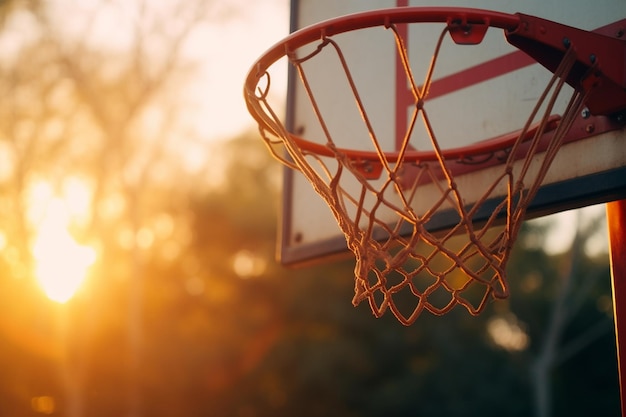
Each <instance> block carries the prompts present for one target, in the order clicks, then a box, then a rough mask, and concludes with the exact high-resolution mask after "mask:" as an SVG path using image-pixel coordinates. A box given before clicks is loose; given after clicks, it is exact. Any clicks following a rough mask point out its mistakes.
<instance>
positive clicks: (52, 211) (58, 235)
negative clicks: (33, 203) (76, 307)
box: [32, 197, 96, 303]
mask: <svg viewBox="0 0 626 417" xmlns="http://www.w3.org/2000/svg"><path fill="white" fill-rule="evenodd" d="M68 201H69V202H71V201H72V200H71V199H69V200H66V199H64V198H60V197H51V198H49V199H48V201H47V204H46V205H45V207H46V208H45V211H44V212H43V217H42V219H41V221H40V222H38V225H37V232H36V236H35V239H34V242H33V246H32V254H33V257H34V259H35V271H34V272H35V276H36V278H37V280H38V282H39V285H40V286H41V288H42V289H43V290H44V292H45V293H46V295H47V296H48V298H50V299H51V300H53V301H56V302H58V303H65V302H67V301H68V300H69V299H71V298H72V296H73V295H74V294H75V293H76V291H77V290H78V289H79V288H80V286H81V284H82V283H83V281H84V279H85V277H86V275H87V272H88V269H89V267H90V266H91V265H92V264H93V263H94V262H95V260H96V252H95V250H94V249H93V248H91V247H89V246H84V245H80V244H79V243H78V242H76V240H75V239H74V237H73V236H72V235H71V234H70V232H69V230H68V228H69V226H70V222H71V216H70V208H69V207H68Z"/></svg>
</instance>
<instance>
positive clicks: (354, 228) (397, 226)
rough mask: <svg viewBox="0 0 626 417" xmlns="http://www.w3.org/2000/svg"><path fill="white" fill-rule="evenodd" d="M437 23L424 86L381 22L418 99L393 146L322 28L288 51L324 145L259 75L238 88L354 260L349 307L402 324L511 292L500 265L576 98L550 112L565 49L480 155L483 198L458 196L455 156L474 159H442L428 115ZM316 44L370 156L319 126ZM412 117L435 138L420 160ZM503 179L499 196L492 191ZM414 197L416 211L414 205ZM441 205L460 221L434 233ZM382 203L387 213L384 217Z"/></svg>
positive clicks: (472, 309) (398, 40)
mask: <svg viewBox="0 0 626 417" xmlns="http://www.w3.org/2000/svg"><path fill="white" fill-rule="evenodd" d="M445 26H446V27H445V28H444V29H443V31H442V33H441V36H440V37H439V40H438V42H437V43H436V46H435V48H434V52H433V55H432V60H431V64H430V68H429V69H428V71H427V74H426V75H425V77H424V78H423V82H421V83H420V82H418V80H416V78H415V77H414V74H413V72H412V69H411V65H410V61H409V56H408V53H407V50H406V47H405V40H404V39H403V38H402V36H401V35H400V34H399V31H398V28H397V27H396V25H395V24H390V25H388V26H387V27H386V29H389V30H391V31H392V33H393V36H394V38H395V45H396V53H397V54H398V55H399V56H400V58H401V62H402V66H403V70H404V73H405V75H406V78H407V80H408V84H409V85H410V90H411V93H412V95H413V99H414V102H415V109H414V112H413V114H412V117H411V118H410V122H409V126H408V128H407V131H406V134H405V135H404V141H403V142H402V143H401V144H400V146H399V148H398V150H397V151H396V152H393V153H388V152H387V153H386V152H384V151H383V150H382V146H381V145H380V142H379V139H378V137H377V135H376V132H375V131H374V129H373V128H372V125H371V123H370V116H369V115H368V111H367V109H366V108H365V106H364V105H363V102H362V100H361V96H360V93H359V91H358V90H357V88H356V83H355V82H354V80H353V77H352V74H351V72H350V68H349V66H348V63H347V61H346V59H345V58H344V54H343V51H342V49H341V46H340V45H339V43H338V42H336V41H335V40H333V39H332V38H331V37H326V36H324V37H322V38H321V39H319V41H318V43H317V46H316V48H315V49H314V51H313V52H311V53H309V54H308V55H306V56H298V54H297V51H286V56H287V58H288V59H289V62H290V64H291V65H293V67H294V68H295V70H296V72H297V75H298V78H299V80H300V82H301V83H302V86H303V88H304V91H306V94H307V95H308V99H309V101H310V103H311V106H312V108H313V111H314V113H315V117H316V118H317V120H318V121H319V124H320V126H321V130H322V131H323V134H324V136H325V140H326V143H325V144H324V145H313V144H311V143H310V142H307V141H305V140H303V139H301V138H299V137H297V136H296V135H294V134H292V133H290V132H289V131H287V129H286V128H285V126H284V124H283V122H282V121H281V118H279V117H278V116H277V114H276V112H275V111H274V110H273V109H272V107H271V105H270V104H269V102H268V99H267V98H268V94H269V86H270V83H269V81H270V80H269V74H268V73H266V72H263V73H262V74H258V77H259V79H263V78H264V79H265V80H266V81H265V86H264V87H262V88H259V87H257V88H256V89H255V90H253V91H251V90H249V89H248V90H247V91H246V99H247V101H248V107H249V109H250V111H251V112H252V113H253V114H256V115H257V116H258V117H260V118H262V119H263V120H262V123H259V125H260V131H261V135H262V137H263V138H264V140H265V142H266V143H267V145H268V147H269V149H270V150H271V152H272V154H273V155H274V156H275V157H276V158H277V159H278V160H280V161H282V163H284V164H285V165H287V166H289V167H291V168H293V169H296V170H298V171H300V172H301V173H302V175H304V176H305V177H306V179H307V180H308V181H309V182H310V183H311V185H312V186H313V188H314V189H315V191H316V192H317V194H319V195H320V196H321V198H323V199H324V201H325V202H326V203H327V204H328V206H329V207H330V209H331V211H332V214H333V216H334V217H335V219H336V220H337V223H338V225H339V228H340V229H341V231H342V232H343V234H344V235H345V238H346V242H347V246H348V248H349V249H350V250H351V251H352V252H353V254H354V256H355V258H356V267H355V269H354V276H355V295H354V299H353V304H354V305H358V304H359V303H361V302H363V301H368V303H369V305H370V307H371V309H372V312H373V314H374V315H375V316H376V317H380V316H382V315H383V313H385V311H386V310H390V311H391V312H392V313H393V314H394V316H395V317H397V319H398V320H399V321H400V322H401V323H402V324H404V325H410V324H412V323H413V322H414V321H415V320H416V318H417V317H418V316H419V315H420V314H421V313H422V312H424V311H425V310H426V311H429V312H430V313H433V314H435V315H442V314H445V313H447V312H449V311H450V310H452V309H453V308H454V307H455V306H457V305H461V306H463V307H464V308H466V309H467V311H469V313H470V314H472V315H476V314H478V313H479V312H481V311H482V310H483V309H484V308H485V306H486V305H487V302H488V301H489V300H490V299H502V298H506V297H507V296H508V295H509V285H508V283H507V279H506V270H505V268H506V264H507V261H508V259H509V256H510V255H511V249H512V247H513V244H514V242H515V240H516V237H517V235H518V232H519V230H520V227H521V225H522V221H523V220H524V217H525V212H526V209H527V207H528V205H529V203H530V202H531V201H532V199H533V197H534V196H535V194H536V193H537V190H538V188H539V187H540V186H541V184H542V181H543V179H544V177H545V175H546V172H547V171H548V168H549V167H550V164H551V162H552V160H553V159H554V157H555V155H556V153H557V152H558V150H559V147H560V146H561V143H562V140H563V138H564V136H565V134H566V133H567V132H568V130H569V128H570V126H571V125H572V123H573V121H574V119H575V118H576V116H577V115H578V114H579V113H580V111H581V110H582V107H583V103H584V101H585V97H584V95H583V94H582V93H580V92H578V91H574V92H573V94H572V96H571V99H569V104H568V105H567V108H566V109H565V111H564V112H563V113H562V114H561V116H560V118H558V119H555V118H554V117H551V115H552V114H554V113H553V112H554V107H555V103H556V102H557V98H558V97H559V95H560V94H561V93H562V91H563V92H564V91H565V90H562V88H563V86H564V84H565V79H566V78H567V75H568V74H569V72H570V70H571V68H572V66H573V65H574V62H575V55H574V53H573V52H572V51H571V50H570V51H567V52H566V53H565V54H564V56H563V59H562V60H561V63H560V64H559V66H558V68H557V69H556V71H554V75H553V77H552V78H551V79H550V81H549V83H548V84H547V86H546V88H545V90H544V92H543V94H542V95H541V97H539V100H538V102H537V104H536V106H535V107H534V109H533V110H532V112H531V113H530V115H529V117H528V120H527V121H526V123H525V125H524V126H523V127H522V129H521V131H519V132H518V133H517V134H516V135H514V137H513V139H512V141H510V142H508V143H504V144H502V145H501V148H500V149H499V150H498V151H491V152H488V156H487V157H488V158H492V159H494V160H497V163H498V165H497V166H498V167H500V168H499V170H498V172H499V174H498V175H495V176H494V177H493V182H492V183H491V184H490V185H489V186H488V187H487V188H486V189H484V190H481V191H480V193H481V194H482V196H481V197H480V198H478V199H477V201H476V202H475V203H473V204H471V205H469V206H468V205H466V204H465V203H464V201H466V200H465V199H464V193H465V191H467V190H464V189H462V187H461V184H460V183H457V182H456V181H455V175H454V174H455V172H454V169H453V166H452V165H453V164H458V163H459V162H461V163H463V162H465V163H467V164H471V163H473V160H472V157H462V156H461V157H458V156H456V157H455V158H451V157H450V155H448V154H446V151H445V150H442V149H441V146H440V141H439V140H438V137H437V134H436V132H435V131H434V128H433V126H432V125H431V123H430V119H429V117H428V114H429V113H428V105H429V102H428V95H429V87H430V84H431V81H432V76H433V71H434V68H435V67H436V64H437V59H438V57H439V51H440V48H441V45H442V41H443V39H444V38H445V37H446V35H448V34H449V33H450V32H451V31H453V30H456V29H458V27H455V24H454V23H452V24H450V23H448V24H447V25H445ZM321 51H326V53H328V51H331V52H332V53H334V54H336V56H337V58H338V59H339V61H340V62H341V68H342V69H343V74H339V75H337V76H341V77H344V78H345V80H346V83H347V85H348V86H349V88H350V91H351V92H352V94H353V96H354V100H355V103H356V106H357V107H358V110H359V112H360V113H361V116H362V122H363V125H364V126H365V128H366V129H367V132H368V134H369V137H365V138H364V139H363V140H364V141H370V142H371V143H372V144H373V147H374V149H375V154H376V158H375V160H374V161H373V162H372V161H370V160H366V159H365V158H361V157H360V156H359V153H358V152H352V151H349V150H345V149H341V148H340V147H339V146H338V145H337V141H336V139H337V138H335V137H333V133H332V131H331V129H329V128H328V127H327V125H326V122H325V120H324V116H323V113H322V111H320V108H319V107H318V103H317V102H316V98H315V94H314V92H313V91H312V88H311V85H310V83H309V79H308V78H307V73H306V71H305V68H304V66H303V64H304V63H305V62H310V61H313V60H314V59H315V58H316V57H317V56H318V55H319V54H320V53H321ZM568 94H569V93H568ZM257 116H255V117H257ZM418 124H422V125H423V126H424V130H425V131H426V132H427V134H428V136H429V138H428V140H429V141H430V144H431V145H432V152H431V154H430V155H429V157H428V158H422V159H420V158H414V157H412V156H411V155H412V154H414V152H412V151H413V149H412V146H411V144H410V143H409V139H410V138H411V136H412V132H413V131H414V129H415V128H416V126H417V125H418ZM420 128H421V126H420ZM286 155H288V157H286ZM459 158H460V159H461V160H459ZM463 159H465V161H463ZM424 187H430V188H431V189H432V188H434V189H436V190H437V198H435V199H434V200H432V201H420V199H421V195H420V190H422V189H423V188H424ZM503 187H504V188H505V189H506V192H505V195H504V196H502V195H501V194H499V192H496V190H498V189H500V190H501V189H502V188H503ZM472 191H473V192H475V191H476V190H472ZM416 206H421V207H423V209H421V210H419V211H417V210H416V209H415V207H416ZM443 209H445V210H448V211H449V212H451V213H453V214H454V216H456V218H457V219H458V220H457V221H456V224H455V225H454V226H453V227H452V228H451V229H449V230H446V231H445V232H439V233H438V232H434V231H432V230H430V227H429V222H431V223H432V222H433V221H434V217H435V216H436V213H437V212H438V211H441V210H443ZM485 211H488V212H489V213H491V214H489V215H488V216H487V217H486V220H482V221H481V222H480V223H475V221H474V218H475V217H476V216H477V213H479V212H482V213H484V212H485ZM390 212H392V213H393V214H394V216H395V218H396V220H395V221H393V222H391V223H390V222H389V221H388V219H389V213H390Z"/></svg>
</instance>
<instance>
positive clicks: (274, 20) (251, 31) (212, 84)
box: [192, 0, 289, 139]
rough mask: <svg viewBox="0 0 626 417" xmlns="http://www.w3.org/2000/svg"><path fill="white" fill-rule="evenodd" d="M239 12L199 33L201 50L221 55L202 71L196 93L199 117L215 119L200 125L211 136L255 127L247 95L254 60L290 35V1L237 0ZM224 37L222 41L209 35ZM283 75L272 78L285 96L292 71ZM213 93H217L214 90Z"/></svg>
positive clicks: (276, 90)
mask: <svg viewBox="0 0 626 417" xmlns="http://www.w3.org/2000/svg"><path fill="white" fill-rule="evenodd" d="M232 4H233V5H236V10H235V13H236V14H235V15H234V16H233V17H232V18H230V19H227V20H226V21H225V22H224V23H222V24H219V23H212V24H211V27H209V28H204V29H201V30H200V31H199V32H198V33H197V34H196V39H197V41H198V42H199V44H198V46H197V47H194V48H193V49H194V51H195V53H199V54H201V56H206V57H219V64H217V65H216V62H214V61H212V60H211V59H209V60H208V62H207V64H206V65H205V66H204V70H203V71H202V72H201V73H200V74H199V77H198V82H199V84H198V86H197V87H196V86H194V87H193V91H192V96H193V99H194V101H195V102H197V103H200V104H201V105H200V106H199V107H198V110H199V112H201V114H199V115H198V116H199V117H200V119H202V114H205V115H207V114H211V115H216V114H217V115H220V116H219V117H211V118H210V120H211V122H212V123H211V124H208V123H207V124H204V125H200V126H199V129H200V132H201V133H203V134H204V135H206V136H208V137H215V138H220V139H221V138H225V137H228V136H233V135H236V134H238V133H241V132H242V131H245V130H249V129H251V128H253V127H254V126H255V123H254V120H253V119H252V117H251V116H250V114H249V113H248V111H247V109H246V106H245V102H244V99H243V82H244V80H245V78H246V75H247V73H248V71H249V70H250V68H251V67H252V65H253V64H254V62H255V61H256V60H257V59H258V58H259V57H260V56H261V55H262V54H263V52H264V51H265V50H267V49H269V48H270V47H271V46H272V45H273V44H275V43H276V42H278V41H280V40H281V39H282V38H284V37H285V36H287V35H288V34H289V0H260V1H235V2H232ZM207 39H209V40H216V39H221V41H219V42H215V41H210V42H209V43H207V42H206V40H207ZM202 45H206V46H202ZM281 78H282V79H280V78H279V79H273V80H272V91H273V92H274V93H275V94H276V95H278V96H282V97H285V96H286V91H287V87H286V86H287V71H286V68H285V72H284V77H281ZM207 92H211V94H210V95H208V94H207Z"/></svg>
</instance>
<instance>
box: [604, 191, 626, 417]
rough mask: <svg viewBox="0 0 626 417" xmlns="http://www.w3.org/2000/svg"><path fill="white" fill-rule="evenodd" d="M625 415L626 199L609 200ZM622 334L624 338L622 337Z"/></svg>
mask: <svg viewBox="0 0 626 417" xmlns="http://www.w3.org/2000/svg"><path fill="white" fill-rule="evenodd" d="M606 212H607V222H608V228H609V245H610V251H611V277H612V283H613V313H614V316H615V339H616V343H617V367H618V372H619V383H620V396H621V404H622V416H624V417H626V387H625V385H626V200H618V201H613V202H610V203H607V205H606ZM620 337H621V338H620Z"/></svg>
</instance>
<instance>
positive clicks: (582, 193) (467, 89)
mask: <svg viewBox="0 0 626 417" xmlns="http://www.w3.org/2000/svg"><path fill="white" fill-rule="evenodd" d="M427 5H430V4H428V3H425V2H423V1H422V0H419V1H415V0H410V1H409V0H399V1H396V0H341V1H336V0H292V6H291V7H292V12H291V26H292V30H297V29H299V28H303V27H305V26H308V25H311V24H314V23H318V22H320V21H323V20H326V19H330V18H335V17H338V16H342V15H347V14H351V13H356V12H361V11H366V10H373V9H380V8H390V7H398V6H427ZM438 6H444V5H443V4H438ZM445 6H459V7H472V8H480V9H488V10H494V11H500V12H506V13H516V12H520V13H525V14H529V15H534V16H538V17H541V18H545V19H549V20H553V21H556V22H559V23H562V24H566V25H569V26H574V27H577V28H581V29H585V30H590V31H591V30H597V29H599V28H603V27H606V26H607V25H611V24H613V23H614V22H616V21H620V20H623V19H626V7H625V4H624V1H623V0H598V1H595V2H590V1H588V0H567V1H566V0H560V1H553V2H548V1H545V0H526V1H524V2H520V1H515V0H476V1H473V2H471V4H468V2H466V1H465V2H463V1H447V2H446V3H445ZM417 26H420V27H417ZM408 30H409V32H408V38H407V39H408V41H407V43H408V45H407V50H408V53H409V57H410V58H411V65H412V68H413V70H414V72H415V73H416V74H425V73H426V70H427V67H428V65H429V63H430V62H429V60H430V57H431V56H432V49H433V45H434V44H435V43H436V40H437V38H438V37H439V34H440V31H439V30H433V29H432V27H430V26H429V25H428V24H424V25H412V26H411V27H410V28H409V29H408ZM383 32H384V31H379V32H372V33H371V34H370V33H369V32H368V33H367V34H365V35H364V34H363V33H359V34H356V33H355V34H346V35H344V36H342V38H341V45H342V50H343V51H344V52H345V55H346V60H347V61H348V62H349V65H350V68H351V70H353V71H354V72H353V74H352V75H353V76H354V79H355V81H356V83H357V84H358V86H359V89H360V91H361V92H362V93H363V96H362V99H363V103H364V106H365V107H366V108H367V109H368V114H369V115H373V116H372V120H371V123H372V124H373V125H374V126H375V129H376V131H377V133H378V135H379V137H382V138H387V142H386V143H384V144H383V146H385V149H386V150H388V151H393V150H396V143H397V140H396V136H397V134H398V131H399V130H400V129H399V128H398V126H402V125H403V124H404V125H406V119H407V118H408V117H409V112H410V109H409V107H408V106H407V105H406V100H405V96H406V94H407V91H408V90H407V88H406V85H402V82H398V79H397V77H396V66H397V65H398V61H397V56H396V50H395V48H394V47H393V42H394V40H393V38H392V37H390V36H389V34H385V33H383ZM625 36H626V35H625ZM459 51H460V52H459ZM422 56H423V59H421V58H420V57H422ZM324 59H325V58H324V57H320V58H319V59H318V60H317V61H316V62H315V65H312V66H311V67H310V68H309V73H310V74H311V75H310V77H311V82H312V83H313V84H315V86H316V87H317V89H316V94H317V98H318V100H319V104H320V106H321V107H322V109H323V112H324V115H325V118H326V119H327V122H328V123H329V124H330V125H331V127H332V129H333V131H335V132H340V133H339V134H337V135H336V136H338V137H341V138H343V142H342V143H340V144H339V145H340V146H341V147H345V148H354V149H365V150H371V149H370V148H368V144H367V142H365V143H364V142H363V140H362V138H363V136H366V135H362V134H360V132H358V131H355V129H359V127H358V126H360V125H362V123H361V122H360V121H359V119H360V115H359V114H358V112H357V111H355V109H354V106H351V105H350V103H348V102H347V101H353V97H352V96H351V95H350V94H348V93H347V92H346V91H345V82H343V81H341V82H340V81H337V80H336V79H335V77H336V73H334V72H333V71H332V70H331V69H332V65H333V64H332V63H331V62H330V61H328V62H324ZM550 76H551V74H550V72H549V71H547V70H545V68H543V67H541V66H540V65H539V64H536V63H533V61H532V60H531V59H530V58H528V57H527V56H526V55H525V54H524V53H523V52H521V51H519V50H517V49H516V48H514V47H513V46H511V45H509V44H507V42H506V40H505V39H504V36H503V34H502V31H501V30H493V29H490V30H489V31H488V33H487V35H486V37H485V39H484V41H483V42H482V43H481V45H480V47H479V48H474V47H472V48H467V49H465V50H464V49H459V48H457V49H455V50H454V53H453V54H448V55H446V54H445V53H444V52H442V56H441V58H440V60H439V61H438V64H437V70H436V71H435V75H434V82H433V84H432V86H431V95H430V102H429V110H431V111H430V113H429V115H431V117H432V123H433V125H434V126H435V128H436V129H437V131H438V132H443V133H442V134H440V135H439V136H440V138H442V140H443V143H442V145H443V147H444V148H452V147H458V146H463V145H468V144H471V143H475V142H477V141H481V140H485V139H489V138H493V137H496V136H498V135H502V134H505V133H508V132H512V131H515V130H518V129H520V128H521V127H522V125H523V123H524V121H525V120H526V118H527V116H528V114H529V112H530V110H531V109H532V106H533V105H534V103H535V102H536V101H537V97H538V96H539V94H540V93H541V91H542V90H543V88H544V86H545V84H546V83H547V81H548V79H549V78H550ZM416 78H418V79H419V78H420V75H417V76H416ZM306 100H307V98H306V95H305V94H304V93H303V91H302V86H301V84H299V83H297V82H294V78H293V74H292V78H291V81H290V86H289V93H288V100H287V127H288V129H289V130H290V131H292V132H295V133H297V134H299V135H302V136H303V137H306V138H307V139H310V138H314V137H322V136H323V134H322V132H320V131H319V124H318V123H317V122H315V121H314V120H312V118H313V117H314V115H313V114H312V113H311V111H310V109H309V107H310V106H307V105H306ZM346 100H347V101H346ZM563 105H564V103H563ZM580 117H581V120H580V123H578V122H577V124H576V129H579V130H581V129H582V130H581V131H580V132H579V134H578V136H584V137H585V139H583V140H576V141H572V142H571V143H568V144H567V145H565V146H563V148H562V149H561V150H560V152H559V154H558V155H557V157H556V159H555V161H554V163H553V164H552V167H551V169H550V171H549V173H548V175H547V176H546V179H545V185H544V186H543V188H542V189H541V190H540V191H539V192H538V194H537V196H536V198H535V200H534V202H533V204H532V205H531V207H529V209H528V213H527V214H528V217H529V218H531V217H537V216H542V215H547V214H551V213H554V212H558V211H563V210H567V209H571V208H578V207H582V206H585V205H590V204H596V203H601V202H606V201H611V200H615V199H618V198H626V135H625V133H624V129H623V128H620V129H615V128H614V127H611V129H608V130H609V131H607V132H606V133H603V131H604V126H605V121H604V120H603V119H592V120H591V121H589V122H588V121H587V120H586V119H584V120H583V115H582V114H581V116H580ZM590 124H593V127H592V128H589V125H590ZM611 126H613V125H611ZM342 130H345V133H341V132H342ZM583 130H584V131H583ZM411 145H412V146H413V147H415V148H416V149H424V148H427V147H428V146H429V145H428V143H419V141H416V142H415V143H412V144H411ZM497 169H498V168H497V167H492V168H488V169H486V170H482V171H480V172H474V173H471V174H468V175H465V176H463V177H459V178H458V181H459V182H463V183H465V184H467V187H468V188H471V187H473V186H475V187H476V188H478V189H480V186H481V181H482V179H484V178H489V177H490V176H492V175H494V174H495V173H496V172H497ZM284 175H285V179H284V196H283V197H284V200H283V210H282V229H281V234H280V248H279V251H280V254H279V255H280V258H281V261H282V262H283V263H285V264H298V263H305V262H311V261H316V260H320V259H325V258H326V257H328V256H333V255H338V254H342V253H345V252H346V251H347V249H346V243H345V238H344V236H343V234H342V233H341V231H340V230H339V228H338V227H337V223H336V221H335V219H334V218H333V216H332V215H331V211H330V209H329V208H328V206H327V205H326V203H325V202H324V201H323V200H322V199H321V198H320V197H319V196H318V195H317V194H316V193H315V192H314V190H313V188H312V187H311V185H310V184H309V182H308V181H307V180H306V179H305V178H304V177H303V176H302V175H300V174H299V173H297V172H294V171H292V170H290V169H288V168H286V169H285V173H284ZM436 222H440V224H441V225H440V227H441V228H442V229H445V228H446V216H445V213H442V215H441V216H440V217H439V218H437V219H436ZM436 222H435V223H436ZM433 224H434V223H433Z"/></svg>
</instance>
